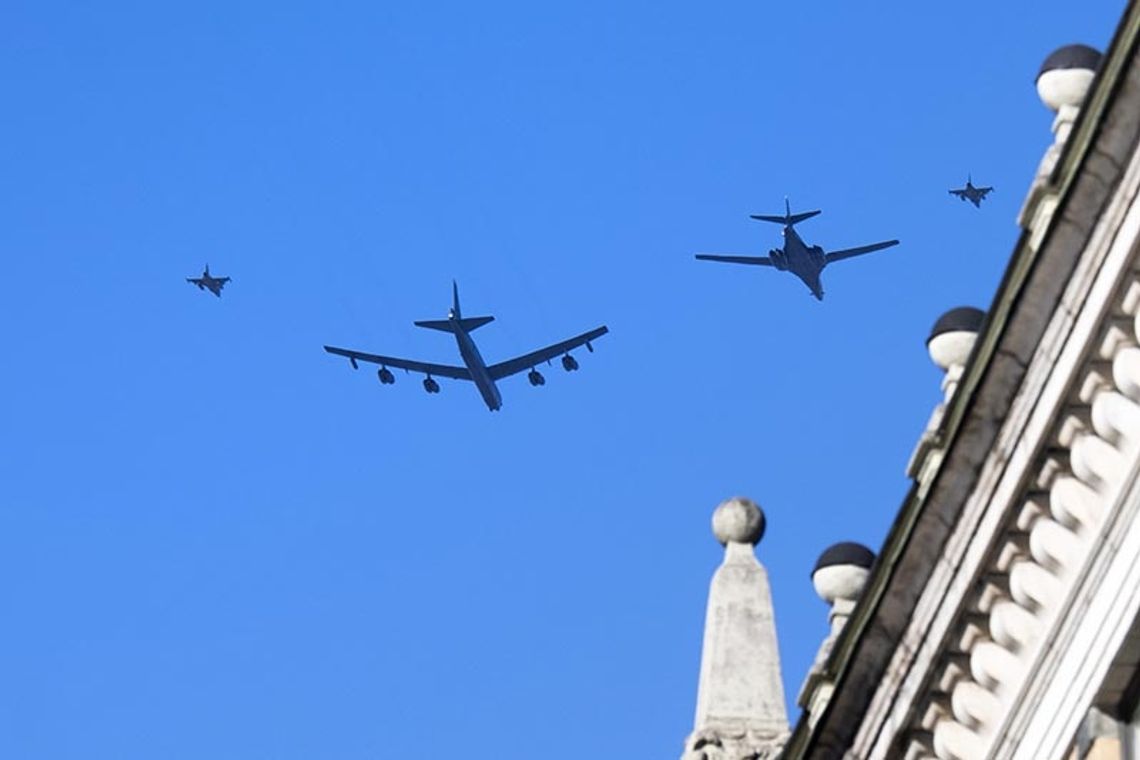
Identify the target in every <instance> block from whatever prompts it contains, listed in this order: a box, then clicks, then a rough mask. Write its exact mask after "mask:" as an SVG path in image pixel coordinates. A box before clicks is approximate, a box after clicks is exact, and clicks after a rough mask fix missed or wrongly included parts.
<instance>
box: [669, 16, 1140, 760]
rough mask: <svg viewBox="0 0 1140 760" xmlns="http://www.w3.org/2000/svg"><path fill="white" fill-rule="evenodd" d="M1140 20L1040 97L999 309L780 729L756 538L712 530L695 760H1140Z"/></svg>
mask: <svg viewBox="0 0 1140 760" xmlns="http://www.w3.org/2000/svg"><path fill="white" fill-rule="evenodd" d="M1138 33H1140V2H1132V3H1129V4H1128V6H1127V8H1126V9H1125V12H1124V16H1123V19H1122V21H1121V23H1120V26H1119V28H1118V30H1117V32H1116V35H1115V37H1114V39H1113V41H1112V43H1111V46H1110V48H1109V49H1108V50H1107V51H1106V52H1105V53H1104V55H1103V57H1102V56H1101V55H1100V54H1098V53H1097V52H1096V51H1093V50H1091V49H1090V48H1087V47H1083V46H1079V45H1074V46H1069V47H1066V48H1062V49H1061V50H1058V51H1056V52H1055V53H1054V54H1053V55H1051V56H1049V57H1048V59H1047V60H1046V61H1045V64H1044V66H1043V67H1042V69H1041V73H1040V74H1039V76H1038V78H1037V82H1036V85H1037V90H1038V93H1039V94H1040V96H1041V98H1042V100H1043V101H1044V102H1045V104H1046V105H1047V106H1049V108H1050V109H1052V110H1053V111H1054V112H1055V114H1056V116H1055V119H1054V122H1053V132H1054V135H1055V141H1054V142H1053V144H1052V145H1051V146H1050V147H1049V149H1048V150H1047V151H1046V154H1045V156H1044V158H1043V159H1042V161H1041V164H1040V166H1039V168H1038V170H1037V173H1036V175H1035V176H1034V177H1033V178H1032V181H1031V184H1030V188H1029V192H1028V194H1027V197H1026V199H1025V202H1024V205H1023V207H1022V210H1021V214H1020V217H1019V219H1018V223H1019V224H1020V226H1021V228H1022V233H1021V235H1020V237H1019V240H1018V242H1017V244H1016V247H1015V249H1014V251H1013V254H1012V256H1011V259H1010V263H1009V266H1008V269H1007V270H1006V273H1005V276H1004V279H1003V281H1002V283H1001V285H1000V286H999V288H998V291H997V293H996V294H995V296H994V299H993V302H992V303H991V305H990V307H989V309H988V310H987V311H986V312H985V313H984V314H983V313H982V312H980V311H978V310H973V309H965V308H960V309H954V310H952V311H950V312H948V313H947V314H946V315H945V316H944V317H943V318H942V319H940V320H939V321H938V323H937V324H936V325H935V329H934V330H933V332H932V335H931V338H930V341H929V343H928V348H929V350H930V353H931V357H932V358H933V359H934V361H935V362H936V363H937V364H938V366H940V367H941V368H942V369H943V370H944V371H945V377H944V382H943V391H944V400H943V402H942V403H941V404H939V406H938V408H937V409H935V410H934V413H933V414H932V416H931V419H930V421H929V423H928V425H927V428H926V430H925V431H924V432H923V434H922V436H921V438H920V440H919V442H918V444H917V447H916V449H915V452H914V456H913V457H912V460H911V463H910V466H909V468H908V473H909V475H910V476H911V477H912V478H913V485H912V487H911V489H910V491H909V494H908V495H907V497H906V499H905V500H904V503H903V504H902V506H901V508H900V511H899V513H898V516H897V518H896V520H895V522H894V524H893V526H892V527H891V529H890V532H889V534H888V535H887V536H886V538H885V540H884V542H883V545H882V547H881V548H880V549H879V552H878V556H877V557H875V556H873V555H872V554H871V553H870V552H869V551H868V550H866V549H864V548H863V547H859V546H857V545H852V544H841V545H838V546H836V547H832V548H831V549H829V550H828V551H826V552H825V553H824V554H823V556H822V557H821V558H820V562H819V563H818V565H817V568H816V571H815V573H814V574H813V577H812V581H813V584H814V586H815V588H816V591H817V592H818V593H819V594H820V595H821V596H822V597H823V598H824V599H825V600H826V601H828V602H829V603H830V604H831V630H830V634H829V636H828V637H827V640H826V641H824V642H823V643H822V645H821V647H820V650H819V654H818V656H817V658H816V661H815V664H814V665H813V666H812V668H811V670H810V672H809V673H807V674H805V677H804V680H803V685H802V687H801V689H800V691H799V693H798V698H797V703H798V705H799V706H800V708H802V712H801V714H800V716H799V718H798V719H797V720H796V722H795V724H794V725H789V724H788V723H787V719H786V716H785V709H784V701H783V692H782V687H781V683H780V680H779V659H778V654H777V652H776V645H775V628H774V623H773V617H772V609H771V601H770V596H769V591H768V585H767V576H766V574H765V571H764V569H763V567H761V566H760V565H759V563H758V562H757V560H756V558H755V555H754V554H753V551H752V545H753V544H755V542H756V541H757V540H759V538H760V536H761V534H762V532H763V516H762V513H760V511H759V509H758V508H757V507H756V506H755V505H753V504H751V503H750V502H748V501H746V500H740V499H737V500H732V501H729V502H726V503H725V504H723V505H721V506H720V507H718V509H717V512H716V516H715V518H714V528H715V533H716V536H717V538H718V539H719V540H720V541H721V542H722V543H723V544H724V545H725V547H726V553H725V562H724V564H723V565H722V566H721V568H720V569H719V570H717V573H716V576H715V578H714V580H713V585H712V588H711V590H710V596H709V607H708V617H707V621H706V630H705V641H704V650H703V655H702V664H701V672H700V687H699V697H698V708H697V719H696V725H695V727H694V730H693V733H692V734H691V735H690V736H689V738H688V739H687V741H686V743H685V747H684V755H683V757H684V760H757V759H758V758H769V757H780V758H786V759H787V760H799V759H800V758H824V759H830V758H851V759H855V758H858V759H859V760H862V759H863V758H868V759H870V758H899V759H901V760H924V759H931V758H941V759H942V760H951V759H955V760H975V759H981V758H1024V759H1025V760H1051V759H1056V760H1062V759H1066V760H1067V759H1068V758H1137V757H1140V717H1138V712H1137V711H1138V703H1140V478H1138V473H1140V250H1138V249H1140V202H1138V193H1140V148H1138V142H1140V59H1138V57H1137V38H1138Z"/></svg>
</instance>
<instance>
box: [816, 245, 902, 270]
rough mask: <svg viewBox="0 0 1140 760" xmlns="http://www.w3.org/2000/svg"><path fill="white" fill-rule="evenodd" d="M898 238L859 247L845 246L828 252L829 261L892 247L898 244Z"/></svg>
mask: <svg viewBox="0 0 1140 760" xmlns="http://www.w3.org/2000/svg"><path fill="white" fill-rule="evenodd" d="M898 244H899V241H897V240H887V241H885V242H882V243H871V244H870V245H861V246H859V247H858V248H844V249H843V250H841V251H832V252H831V253H829V254H827V263H828V264H830V263H832V262H834V261H842V260H843V259H849V258H851V257H852V256H861V255H863V254H864V253H871V252H872V251H881V250H883V249H884V248H890V247H891V246H893V245H898Z"/></svg>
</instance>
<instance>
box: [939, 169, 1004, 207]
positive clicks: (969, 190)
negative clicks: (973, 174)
mask: <svg viewBox="0 0 1140 760" xmlns="http://www.w3.org/2000/svg"><path fill="white" fill-rule="evenodd" d="M993 191H994V189H993V188H992V187H974V182H973V180H972V179H971V178H970V175H969V174H967V175H966V186H965V187H960V188H958V189H957V190H951V191H950V194H951V195H957V196H958V197H959V198H961V199H962V200H964V201H969V202H970V203H973V204H974V208H981V207H982V201H984V200H985V199H986V196H987V195H989V194H990V193H992V192H993Z"/></svg>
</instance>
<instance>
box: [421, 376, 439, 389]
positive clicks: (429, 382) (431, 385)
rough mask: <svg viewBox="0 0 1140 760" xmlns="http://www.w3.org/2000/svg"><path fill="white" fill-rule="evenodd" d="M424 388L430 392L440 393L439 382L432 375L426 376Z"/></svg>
mask: <svg viewBox="0 0 1140 760" xmlns="http://www.w3.org/2000/svg"><path fill="white" fill-rule="evenodd" d="M424 390H425V391H427V392H428V393H439V383H437V382H436V381H435V380H433V379H432V378H431V377H425V378H424Z"/></svg>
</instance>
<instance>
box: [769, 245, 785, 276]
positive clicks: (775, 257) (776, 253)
mask: <svg viewBox="0 0 1140 760" xmlns="http://www.w3.org/2000/svg"><path fill="white" fill-rule="evenodd" d="M768 258H769V259H771V260H772V266H774V267H775V268H776V269H779V270H780V271H781V272H782V271H784V270H785V269H787V268H788V257H787V256H786V255H784V252H783V251H782V250H780V249H779V248H773V249H771V250H770V251H768Z"/></svg>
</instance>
